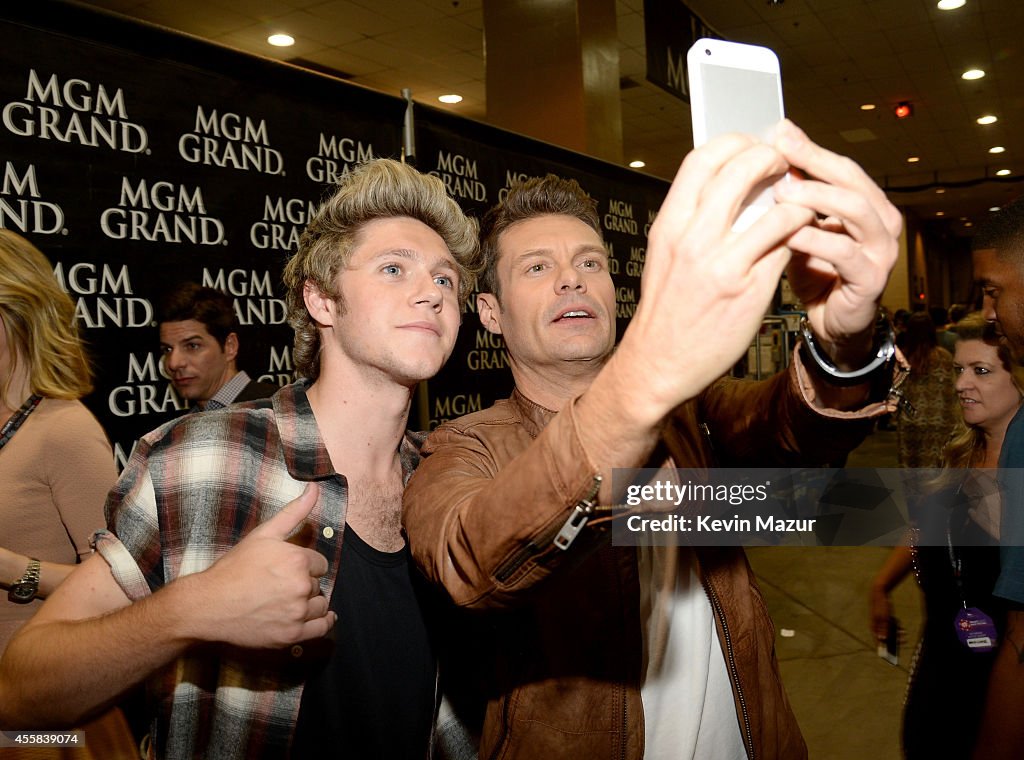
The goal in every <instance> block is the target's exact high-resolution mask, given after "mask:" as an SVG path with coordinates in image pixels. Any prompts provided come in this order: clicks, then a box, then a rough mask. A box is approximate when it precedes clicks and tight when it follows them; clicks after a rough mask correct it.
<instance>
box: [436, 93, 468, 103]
mask: <svg viewBox="0 0 1024 760" xmlns="http://www.w3.org/2000/svg"><path fill="white" fill-rule="evenodd" d="M437 99H438V100H440V101H441V102H442V103H461V102H462V96H461V95H456V94H455V93H454V92H453V93H451V94H450V95H440V96H439V97H438V98H437Z"/></svg>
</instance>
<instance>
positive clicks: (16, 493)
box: [0, 230, 138, 760]
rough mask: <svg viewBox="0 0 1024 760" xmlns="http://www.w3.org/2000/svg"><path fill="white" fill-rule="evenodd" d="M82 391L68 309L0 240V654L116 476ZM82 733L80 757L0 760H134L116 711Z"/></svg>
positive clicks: (66, 564)
mask: <svg viewBox="0 0 1024 760" xmlns="http://www.w3.org/2000/svg"><path fill="white" fill-rule="evenodd" d="M91 390H92V379H91V372H90V369H89V363H88V360H87V359H86V356H85V352H84V350H83V348H82V345H81V342H80V341H79V338H78V333H77V331H76V328H75V307H74V304H73V303H72V301H71V299H70V298H69V297H68V295H67V294H66V293H64V291H62V290H61V289H60V286H59V285H58V284H57V281H56V279H55V278H54V276H53V270H52V268H51V266H50V262H49V261H47V259H46V257H45V256H43V254H42V253H40V252H39V250H38V249H36V248H35V247H34V246H33V245H32V244H31V243H29V242H28V241H27V240H25V239H24V238H22V237H19V236H18V235H15V234H14V233H12V232H9V231H7V230H0V494H2V497H3V498H0V592H2V593H0V656H2V654H3V651H4V649H6V647H7V642H8V641H9V640H10V638H11V636H12V635H13V634H14V632H15V630H17V629H18V628H19V627H20V626H21V625H22V624H23V623H24V622H25V621H26V620H28V619H29V618H30V617H31V616H32V615H33V614H34V613H35V611H36V609H37V608H38V607H39V606H40V605H41V604H42V602H41V601H40V599H41V598H42V597H45V596H47V595H49V594H50V593H51V592H52V591H53V590H54V589H55V588H56V587H57V586H58V585H59V584H60V582H61V581H63V580H64V578H65V577H66V576H67V575H68V573H70V572H71V571H72V570H73V569H74V566H75V564H76V563H77V562H78V561H79V560H80V559H81V558H82V557H84V556H85V555H86V554H88V553H89V537H90V536H91V535H92V533H93V531H95V530H97V529H99V528H102V527H104V525H105V520H104V517H103V505H104V502H105V501H106V497H107V491H109V490H110V488H111V487H112V486H113V485H114V482H115V481H116V480H117V471H116V469H115V467H114V458H113V455H112V453H111V450H110V444H109V443H108V442H107V437H106V435H105V434H104V432H103V428H101V427H100V424H99V422H97V421H96V418H95V417H93V416H92V414H90V413H89V411H88V410H87V409H86V408H85V406H83V405H82V402H81V401H79V400H78V399H79V398H80V397H81V396H83V395H85V394H86V393H88V392H89V391H91ZM16 728H19V729H24V730H29V729H31V728H33V727H32V726H17V727H16ZM83 730H84V731H85V747H82V746H78V747H74V748H67V747H66V748H63V749H61V748H42V747H35V748H31V749H5V750H0V755H2V756H3V757H5V758H6V757H8V756H10V757H11V758H12V759H13V758H16V757H19V756H24V757H26V758H28V757H31V758H59V757H69V758H76V759H77V760H87V758H104V760H107V758H110V759H111V760H114V759H118V760H120V759H122V758H132V757H134V758H137V757H138V750H137V749H136V747H135V746H134V741H133V740H132V739H131V736H130V733H129V732H128V729H127V726H126V724H125V723H124V718H123V717H122V716H121V714H120V712H118V711H113V712H109V713H106V714H105V715H104V716H103V717H101V718H99V719H97V720H96V721H93V722H92V723H89V724H87V725H86V726H84V727H83Z"/></svg>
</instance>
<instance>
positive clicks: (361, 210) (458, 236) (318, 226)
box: [284, 158, 480, 380]
mask: <svg viewBox="0 0 1024 760" xmlns="http://www.w3.org/2000/svg"><path fill="white" fill-rule="evenodd" d="M392 217H409V218H411V219H415V220H417V221H419V222H422V223H423V224H425V225H426V226H428V227H430V228H431V229H432V230H434V232H436V233H437V234H438V235H439V236H440V237H441V239H442V240H444V243H445V245H447V246H448V250H449V251H450V252H451V254H452V257H453V258H454V259H455V264H456V267H457V268H458V275H459V308H462V307H463V306H465V303H466V300H467V299H468V298H469V294H470V293H472V292H473V288H474V287H475V286H476V274H477V271H478V269H479V262H478V259H479V253H480V242H479V239H478V237H477V223H476V221H475V220H474V219H470V218H468V217H467V216H466V215H465V214H464V213H463V212H462V209H461V208H459V205H458V204H457V203H456V202H455V201H454V200H453V199H452V198H451V196H449V195H448V191H447V189H446V188H445V186H444V183H443V182H442V181H441V180H440V179H439V178H437V177H432V176H429V175H426V174H420V173H419V172H418V171H416V170H415V169H413V168H412V167H411V166H407V165H406V164H403V163H400V162H398V161H394V160H392V159H388V158H382V159H376V160H373V161H368V162H367V163H365V164H362V165H360V166H357V167H356V168H355V169H353V170H352V171H351V172H350V173H349V174H348V175H346V176H345V177H344V178H343V179H342V180H341V182H340V183H339V185H338V188H337V190H336V191H335V193H334V194H333V195H332V196H331V197H330V198H329V199H328V200H327V201H326V202H324V204H323V205H322V206H321V207H320V209H319V210H318V211H317V213H316V215H315V216H314V217H313V219H312V220H311V221H310V223H309V226H308V227H306V229H305V231H304V232H303V233H302V237H301V238H299V248H298V251H297V252H296V253H295V255H294V256H293V257H292V258H291V259H290V260H289V261H288V264H287V265H286V266H285V269H284V286H285V303H286V304H287V307H288V323H289V324H290V325H291V326H292V328H293V329H294V330H295V348H294V351H293V354H292V358H293V360H294V362H295V371H296V374H297V375H298V376H299V377H308V378H310V379H311V380H316V379H317V377H319V375H320V348H321V342H320V331H319V328H318V327H317V325H316V322H315V321H314V320H313V318H312V317H311V316H310V315H309V311H308V310H307V309H306V303H305V299H304V298H303V291H304V290H305V286H306V283H307V282H309V283H312V284H313V285H315V286H316V287H317V289H319V290H320V292H321V293H323V294H324V295H327V296H329V297H331V298H333V299H334V300H335V302H336V303H338V305H339V307H340V308H342V309H343V308H344V304H343V303H342V300H341V293H340V292H339V291H338V288H337V278H338V273H339V272H340V271H341V270H342V269H343V268H344V267H345V265H346V264H347V263H348V260H349V258H350V257H351V255H352V251H353V250H354V249H355V247H356V246H357V245H358V243H359V233H360V232H361V230H362V229H363V227H364V226H365V225H366V224H368V223H369V222H372V221H375V220H377V219H388V218H392Z"/></svg>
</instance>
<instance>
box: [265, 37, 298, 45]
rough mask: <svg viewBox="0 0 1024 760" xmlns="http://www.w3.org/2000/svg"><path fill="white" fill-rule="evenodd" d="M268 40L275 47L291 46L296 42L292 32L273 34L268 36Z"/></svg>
mask: <svg viewBox="0 0 1024 760" xmlns="http://www.w3.org/2000/svg"><path fill="white" fill-rule="evenodd" d="M267 42H269V43H270V44H271V45H273V46H274V47H291V46H292V45H294V44H295V38H294V37H292V36H291V35H290V34H272V35H270V36H269V37H267Z"/></svg>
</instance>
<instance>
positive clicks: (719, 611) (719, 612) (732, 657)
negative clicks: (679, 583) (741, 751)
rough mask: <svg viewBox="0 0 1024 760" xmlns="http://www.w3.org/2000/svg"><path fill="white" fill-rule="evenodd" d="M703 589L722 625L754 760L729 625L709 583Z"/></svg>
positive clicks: (746, 735) (748, 756)
mask: <svg viewBox="0 0 1024 760" xmlns="http://www.w3.org/2000/svg"><path fill="white" fill-rule="evenodd" d="M704 588H705V590H706V591H707V595H708V599H710V600H711V607H712V609H714V611H715V616H716V617H717V618H718V621H719V622H720V623H721V624H722V634H723V635H724V636H725V651H726V655H727V656H728V661H729V662H728V664H729V675H730V676H731V677H732V682H733V683H734V684H736V696H737V698H738V699H739V703H740V712H741V713H742V714H743V733H744V739H745V741H746V745H747V760H755V753H754V738H753V734H752V732H751V730H750V713H749V712H748V711H747V699H746V697H745V696H743V685H742V684H741V683H740V676H739V671H738V670H737V669H736V653H735V652H734V651H733V648H732V635H731V634H730V633H729V625H728V623H727V622H726V620H725V611H724V610H723V609H722V603H721V602H720V601H719V600H718V594H717V593H716V592H715V589H714V588H712V586H711V583H710V582H705V584H704Z"/></svg>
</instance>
